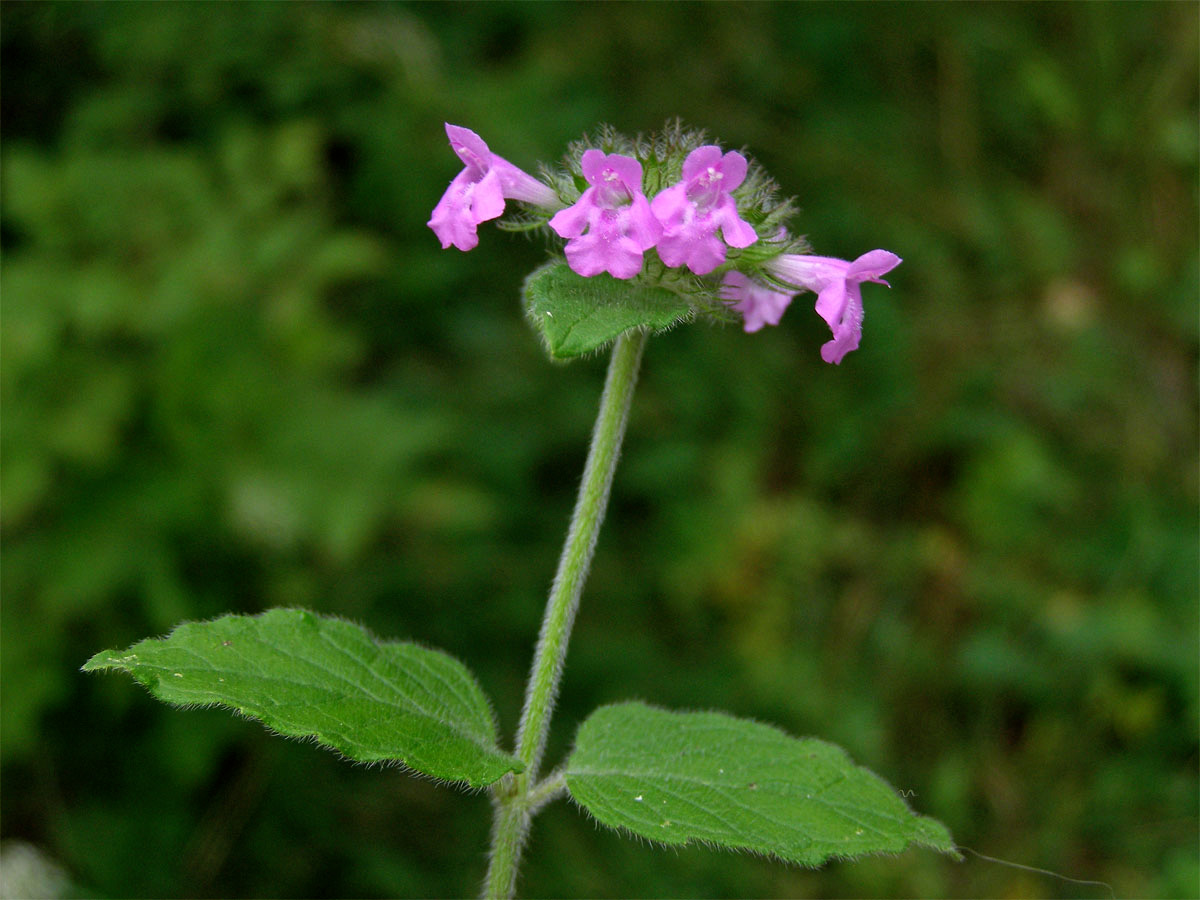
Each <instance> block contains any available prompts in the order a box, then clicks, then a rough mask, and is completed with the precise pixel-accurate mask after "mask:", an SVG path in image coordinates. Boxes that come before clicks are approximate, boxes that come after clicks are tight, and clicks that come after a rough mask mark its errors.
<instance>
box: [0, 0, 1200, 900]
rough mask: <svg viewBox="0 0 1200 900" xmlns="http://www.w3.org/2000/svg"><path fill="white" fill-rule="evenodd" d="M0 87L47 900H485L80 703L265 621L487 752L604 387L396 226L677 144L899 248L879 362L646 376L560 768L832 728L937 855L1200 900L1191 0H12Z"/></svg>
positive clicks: (865, 350) (8, 705)
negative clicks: (675, 132)
mask: <svg viewBox="0 0 1200 900" xmlns="http://www.w3.org/2000/svg"><path fill="white" fill-rule="evenodd" d="M0 21H2V26H3V27H2V32H0V33H2V42H3V45H2V51H3V52H2V65H3V80H4V92H3V98H2V102H3V150H2V163H3V167H2V173H0V178H2V189H3V191H2V204H3V205H2V213H3V215H2V220H0V225H2V231H0V238H2V241H3V281H2V290H3V308H2V316H3V318H2V325H3V327H2V329H0V342H2V343H0V350H2V353H3V357H2V359H3V373H2V388H3V412H4V416H3V430H2V452H3V468H2V471H0V476H2V482H0V500H2V522H3V539H4V565H3V585H2V586H3V605H2V617H3V619H2V624H3V627H2V638H3V655H2V664H3V677H2V690H3V700H2V704H0V708H2V711H3V719H2V722H0V726H2V739H3V770H2V771H3V810H2V828H0V831H2V836H3V837H4V838H5V839H21V840H25V841H29V842H32V843H33V844H35V845H37V846H38V847H40V848H41V849H42V850H44V851H45V852H46V853H47V854H49V855H50V856H51V857H52V858H54V859H56V860H57V861H58V862H59V863H60V864H61V865H62V866H63V867H64V868H65V869H66V871H67V873H68V874H69V876H70V879H71V881H72V884H73V885H74V887H73V888H72V890H73V891H74V892H75V893H77V894H80V895H87V896H110V897H145V896H161V897H174V896H181V897H190V896H230V897H242V896H245V897H276V896H278V897H286V896H309V897H326V896H329V897H333V896H371V897H375V896H380V897H382V896H426V895H449V896H454V895H460V894H463V893H471V892H473V891H474V890H475V887H476V885H477V883H478V881H479V879H480V878H481V877H482V874H483V868H484V851H485V845H486V837H487V830H488V815H489V806H488V802H487V800H486V798H485V797H484V796H483V795H478V794H475V795H472V794H463V793H458V792H455V791H452V790H446V789H443V788H438V787H436V786H434V785H432V784H431V783H428V782H426V781H422V780H418V779H415V778H412V777H408V776H406V775H404V774H403V773H401V772H399V771H396V770H379V769H368V768H365V767H355V766H352V765H349V764H347V763H344V762H342V761H340V760H338V759H337V758H336V757H335V756H334V755H333V754H330V753H323V752H317V751H315V750H313V749H312V748H310V747H307V746H304V745H302V744H299V743H295V742H287V741H282V740H279V739H275V738H272V737H270V736H269V735H268V734H266V733H265V731H264V730H263V729H262V728H260V727H259V726H257V725H254V724H250V723H247V722H244V721H238V720H236V719H235V718H233V717H230V716H228V715H226V714H223V713H219V712H215V711H205V712H193V713H179V712H174V711H171V710H169V709H167V708H165V707H163V706H160V705H158V704H156V703H155V702H153V701H152V700H151V699H150V698H149V697H148V696H147V695H146V694H145V693H144V692H142V691H140V690H138V689H136V688H135V687H134V686H133V685H132V684H130V683H129V682H128V681H127V680H123V679H118V678H99V677H95V676H89V677H85V676H83V675H81V674H79V673H78V668H79V666H80V665H81V664H82V663H83V661H84V660H85V659H87V658H88V657H89V656H90V655H91V654H92V653H94V652H95V651H97V650H99V649H101V648H104V647H124V646H127V645H129V644H130V643H132V642H134V641H135V640H137V639H140V638H142V637H144V636H147V635H152V634H162V633H164V632H166V631H167V630H168V629H169V628H170V627H171V626H172V625H174V624H175V623H176V622H177V621H179V620H182V619H195V618H204V617H211V616H215V615H217V614H219V613H222V612H226V611H234V612H257V611H259V610H261V609H264V608H266V607H269V606H273V605H284V604H287V605H303V606H309V607H311V608H313V609H316V610H318V611H321V612H324V613H333V614H337V615H341V616H345V617H349V618H353V619H355V620H358V621H360V622H363V623H364V624H367V625H368V626H369V627H371V628H372V629H373V630H374V631H375V632H377V633H378V634H381V635H385V636H394V637H398V638H406V639H414V640H418V641H421V642H425V643H427V644H429V645H433V646H438V647H441V648H444V649H446V650H448V651H450V652H451V653H454V654H455V655H457V656H458V657H460V658H461V659H464V660H465V661H467V662H468V663H469V665H470V666H471V667H472V668H473V669H474V670H475V671H476V672H477V673H478V674H479V676H480V679H481V681H482V683H483V684H484V685H485V687H486V688H487V690H488V692H489V693H490V694H491V695H492V696H493V697H494V698H495V703H496V706H497V711H498V713H499V715H500V719H501V722H502V723H503V725H504V727H505V729H506V731H507V733H508V734H509V735H511V732H512V729H513V727H514V723H515V721H516V717H517V713H518V710H519V705H520V700H521V691H522V684H523V679H524V676H525V672H526V667H527V665H528V662H529V658H530V654H531V650H532V641H533V637H534V635H535V633H536V630H537V627H538V622H539V617H540V612H541V606H542V602H543V597H544V594H545V591H546V589H547V587H548V583H549V579H550V576H551V574H552V570H553V566H554V563H555V560H556V555H557V550H558V546H559V542H560V541H561V538H562V533H563V529H564V527H565V523H566V519H567V516H568V514H569V510H570V506H571V503H572V499H573V492H574V489H575V486H576V482H577V478H578V473H579V471H580V469H581V466H582V461H583V455H584V450H585V443H586V439H587V434H588V430H589V427H590V423H591V419H592V415H593V412H594V409H595V405H596V402H597V399H598V393H599V386H600V383H601V379H602V377H603V361H602V360H596V359H594V360H586V361H582V362H575V363H572V364H570V365H566V366H564V365H553V364H550V363H549V362H547V361H546V359H545V357H544V354H543V351H542V349H541V347H540V345H539V342H538V340H537V338H536V337H535V336H534V335H533V334H532V333H531V332H530V331H529V329H528V328H527V326H526V324H525V322H524V319H523V317H522V314H521V311H520V306H519V300H518V291H519V286H520V284H521V281H522V279H523V277H524V276H525V274H526V273H528V272H529V271H530V270H531V269H532V268H534V267H535V266H536V265H538V264H540V263H541V262H542V261H543V260H544V259H545V258H546V248H545V246H544V245H543V243H542V242H541V241H540V239H534V240H527V239H524V238H522V237H519V236H513V235H506V234H503V233H501V232H499V231H497V230H495V229H493V228H489V227H484V228H482V229H481V237H482V239H481V242H480V246H479V247H478V248H477V249H476V250H475V251H473V252H471V253H469V254H462V253H459V252H458V251H455V250H450V251H442V250H441V249H440V248H439V246H438V243H437V241H436V239H435V238H434V236H433V235H432V233H431V232H430V231H429V230H428V229H427V228H426V227H425V224H424V223H425V221H426V220H427V218H428V215H429V211H430V209H431V208H432V205H433V204H434V203H435V202H436V200H437V199H438V197H439V195H440V194H441V191H442V190H443V188H444V186H445V184H446V183H447V182H448V181H449V179H450V178H451V177H452V176H453V175H454V174H455V173H456V171H457V160H456V159H455V157H454V156H453V154H452V153H451V152H450V151H449V149H448V147H447V146H446V142H445V138H444V134H443V132H442V123H443V122H444V121H447V120H449V121H451V122H454V123H457V124H462V125H466V126H468V127H470V128H472V129H474V130H476V131H477V132H479V133H480V134H481V135H482V136H483V137H484V138H485V140H487V141H488V143H489V144H490V145H491V147H492V148H493V149H494V150H496V151H497V152H499V153H501V154H502V155H503V156H505V157H506V158H508V159H510V160H512V161H513V162H515V163H516V164H518V165H521V166H523V167H526V168H532V167H533V166H534V165H535V164H536V162H537V161H538V160H539V159H541V160H550V159H554V158H556V157H557V156H558V155H559V154H560V153H562V152H563V150H564V149H565V146H566V143H567V142H568V141H569V140H571V139H574V138H576V137H578V136H579V135H580V134H581V133H582V132H584V131H586V130H589V129H591V128H593V127H594V126H595V125H596V124H597V123H599V122H601V121H607V122H610V123H612V124H613V125H615V126H617V127H618V128H620V129H622V130H626V131H631V132H632V131H637V130H646V129H653V128H656V127H658V126H659V125H661V124H662V123H663V122H664V121H665V120H666V119H668V118H671V117H674V116H681V117H682V118H683V119H684V120H685V121H686V122H687V123H688V124H691V125H695V126H701V127H705V128H707V129H709V130H710V131H711V132H712V133H713V134H714V135H715V136H717V137H719V138H720V139H722V140H723V141H724V142H726V143H727V144H728V145H730V146H738V145H744V146H745V147H746V148H748V150H749V151H750V152H751V153H753V154H754V155H755V156H757V157H758V158H759V160H760V161H761V162H763V163H764V165H765V166H766V167H767V168H768V170H769V171H771V172H772V174H773V175H774V176H775V177H776V178H777V179H778V180H779V181H780V182H781V184H782V185H783V186H784V188H785V190H786V191H788V192H790V193H794V194H795V195H796V196H797V198H798V200H799V203H800V205H801V206H802V208H803V212H802V215H801V217H800V220H799V223H798V225H799V227H800V229H801V230H802V231H804V232H806V233H807V234H808V236H809V238H810V240H811V242H812V244H813V246H814V248H815V249H816V251H817V252H818V253H822V254H828V255H835V256H843V257H845V256H849V257H853V256H855V255H857V254H858V253H861V252H863V251H866V250H870V249H872V248H875V247H885V248H887V249H890V250H893V251H895V252H897V253H899V254H900V255H901V256H902V257H904V259H905V262H904V265H903V266H901V267H900V268H899V269H898V270H897V271H896V272H894V273H893V275H894V278H893V279H892V284H893V289H892V290H891V291H890V292H888V291H886V290H885V289H883V288H871V287H868V288H867V291H866V293H867V322H866V334H865V337H864V341H863V347H862V349H861V350H860V351H858V352H856V353H854V354H853V355H851V356H850V357H849V358H848V359H847V360H846V362H845V363H844V364H843V365H842V366H840V367H832V366H826V365H824V364H823V363H822V362H821V360H820V356H819V352H818V350H819V346H820V344H821V342H823V341H824V340H825V339H826V329H825V327H824V325H823V323H822V322H821V321H820V320H819V319H818V318H817V317H816V315H815V314H813V313H812V310H811V302H810V301H811V298H810V299H809V300H801V301H798V302H797V303H796V304H794V305H793V307H792V309H791V310H790V311H789V313H788V314H787V316H786V317H785V320H784V322H783V324H782V325H781V326H780V327H779V328H772V329H766V330H765V331H763V332H761V333H759V334H757V335H752V336H751V335H745V334H743V333H742V332H741V331H740V330H738V329H735V328H727V329H715V328H710V327H707V326H693V327H688V328H680V329H677V330H676V331H674V332H672V333H670V334H668V335H666V336H663V337H660V338H656V339H655V340H653V341H652V342H651V345H650V347H649V350H648V353H647V357H646V360H645V366H644V370H643V380H642V384H641V387H640V390H639V394H638V396H637V397H636V399H635V403H634V411H633V417H632V420H631V425H630V433H629V438H628V441H627V444H626V451H625V456H624V460H623V463H622V468H621V470H620V471H619V472H618V475H617V480H616V485H615V489H614V494H613V503H612V508H611V511H610V519H609V523H608V527H607V528H606V530H605V532H604V534H603V536H602V539H601V544H600V548H599V553H598V557H597V561H596V566H595V573H594V576H593V578H592V580H591V583H590V585H589V587H588V590H587V593H586V595H585V598H584V603H583V608H582V611H581V614H580V617H579V621H578V623H577V628H576V632H575V637H574V641H573V647H572V654H571V657H570V661H569V666H568V672H567V679H566V683H565V688H564V694H563V700H562V705H561V707H560V712H559V715H558V719H557V727H556V729H555V734H554V737H553V741H552V747H551V756H552V757H555V756H558V755H560V754H561V752H562V751H563V750H565V748H566V746H567V742H568V741H569V739H570V735H571V734H572V733H573V731H574V729H575V727H576V725H577V723H578V722H579V721H580V720H581V719H582V718H583V717H584V716H585V715H586V714H587V712H588V711H590V710H591V709H592V708H594V707H595V706H597V705H599V704H602V703H606V702H613V701H618V700H624V699H630V698H639V699H642V700H645V701H647V702H650V703H654V704H656V705H661V706H669V707H676V708H720V709H726V710H728V711H730V712H732V713H735V714H737V715H741V716H752V717H756V718H759V719H762V720H765V721H770V722H773V723H776V724H778V725H780V726H781V727H784V728H786V729H787V730H789V731H791V732H792V733H795V734H812V735H818V736H821V737H823V738H826V739H828V740H831V741H835V742H837V743H839V744H841V745H842V746H844V747H845V748H846V749H847V750H848V752H849V753H850V754H851V755H852V756H853V757H854V758H855V759H856V760H857V761H859V762H861V763H863V764H866V765H868V766H870V767H872V768H873V769H875V770H876V771H877V772H879V773H880V774H881V775H883V776H884V777H885V778H887V779H888V780H889V781H890V782H891V783H892V784H894V785H895V786H896V787H897V788H898V789H901V790H904V791H911V792H912V797H911V801H910V802H911V803H912V804H913V805H914V806H915V807H916V808H917V809H919V810H920V811H921V812H922V813H925V814H928V815H931V816H934V817H936V818H938V819H941V820H942V821H944V822H945V823H946V824H947V825H948V826H949V827H950V829H951V831H952V832H953V833H954V835H955V837H956V838H957V840H958V841H959V842H960V843H961V844H963V845H966V846H968V847H972V848H975V849H977V850H979V851H980V852H983V853H987V854H990V855H992V856H999V857H1004V858H1007V859H1012V860H1016V861H1020V862H1022V863H1025V864H1028V865H1031V866H1038V867H1044V868H1049V869H1053V870H1056V871H1060V872H1064V873H1067V874H1071V875H1074V876H1076V877H1078V878H1087V879H1101V880H1104V881H1107V882H1109V883H1110V884H1111V885H1112V887H1113V890H1114V891H1115V892H1116V894H1117V895H1118V896H1153V897H1164V896H1196V895H1197V894H1198V893H1200V884H1198V880H1200V875H1198V866H1197V851H1196V848H1197V840H1198V836H1197V759H1198V755H1197V730H1198V703H1197V598H1198V594H1200V585H1198V578H1197V522H1198V515H1200V514H1198V504H1197V462H1198V457H1197V419H1198V408H1197V363H1198V351H1197V347H1198V334H1200V328H1198V318H1197V280H1198V267H1197V238H1198V235H1197V50H1196V48H1197V8H1196V6H1195V5H1194V4H1164V5H1147V4H1079V5H1057V4H1054V5H1037V6H1023V5H1011V4H1005V5H998V6H993V5H975V4H962V5H958V4H955V5H911V6H910V5H900V6H890V5H878V4H862V5H857V4H855V5H832V6H827V5H822V4H803V5H791V4H778V5H777V4H749V5H742V4H704V5H691V4H670V5H657V4H611V5H610V4H596V5H593V4H557V3H552V4H528V5H524V4H520V5H512V4H508V3H494V4H484V5H474V4H453V5H424V4H415V5H409V4H400V5H392V4H376V3H372V4H356V3H345V4H336V5H333V4H330V5H310V4H231V5H216V4H187V3H181V4H122V3H105V4H65V5H59V4H53V3H39V4H15V3H7V4H4V5H3V7H2V8H0ZM522 889H523V891H524V893H525V894H527V895H530V896H550V895H584V896H596V897H628V896H664V897H665V896H679V897H687V896H714V897H715V896H779V897H794V896H828V897H840V896H913V895H916V896H930V897H932V896H955V897H958V896H963V897H984V896H1001V895H1003V896H1014V897H1015V896H1046V895H1056V896H1082V897H1093V896H1100V895H1102V894H1103V893H1104V892H1103V889H1097V888H1095V887H1086V886H1080V885H1071V884H1065V883H1061V882H1058V881H1053V880H1047V879H1045V878H1043V877H1041V876H1039V875H1036V874H1033V873H1029V872H1023V871H1015V870H1012V869H1006V868H1002V867H998V866H995V865H992V864H989V863H984V862H981V861H979V860H978V859H974V858H968V860H967V861H966V862H964V863H956V862H953V861H950V860H947V859H945V858H942V857H939V856H937V855H935V854H932V853H927V852H909V853H906V854H904V855H903V856H901V857H899V858H897V859H875V860H870V861H867V862H863V863H856V864H837V865H832V866H829V867H827V868H825V869H822V870H819V871H808V870H804V869H799V868H792V867H787V866H784V865H780V864H775V863H771V862H769V861H765V860H758V859H754V858H748V857H737V856H732V855H729V854H717V853H710V852H709V851H705V850H702V849H683V850H678V851H676V850H670V851H664V850H659V849H654V848H650V847H646V846H640V845H638V844H637V843H635V842H631V841H625V840H623V839H621V838H619V837H618V836H616V835H614V834H611V833H609V832H606V831H603V830H600V829H598V828H596V827H595V826H594V825H593V824H592V823H590V822H588V821H586V820H585V819H584V818H583V817H582V816H580V815H579V814H577V812H575V811H574V810H572V809H570V808H569V807H568V806H566V805H565V804H559V805H557V806H556V807H554V808H553V809H551V810H550V811H548V812H547V813H546V814H545V815H544V816H543V817H542V818H541V819H539V820H538V822H537V824H536V825H535V829H534V833H533V838H532V844H531V847H530V852H529V856H528V863H527V866H526V869H525V874H524V878H523V882H522Z"/></svg>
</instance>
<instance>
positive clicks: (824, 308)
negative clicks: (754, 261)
mask: <svg viewBox="0 0 1200 900" xmlns="http://www.w3.org/2000/svg"><path fill="white" fill-rule="evenodd" d="M900 261H901V260H900V257H898V256H897V255H896V254H895V253H889V252H888V251H887V250H872V251H870V252H869V253H864V254H863V255H862V256H860V257H859V258H858V259H856V260H854V262H846V261H845V260H843V259H832V258H831V257H828V256H800V255H796V254H791V253H788V254H784V255H783V256H780V257H777V258H776V259H773V260H771V261H770V262H769V263H767V268H768V269H769V270H770V271H771V273H772V274H773V275H775V276H776V277H777V278H779V279H780V280H781V281H784V282H787V283H788V284H794V285H796V286H797V287H798V288H800V289H802V290H809V291H815V292H816V294H817V305H816V309H817V314H818V315H819V316H820V317H821V318H822V319H824V320H825V322H826V323H827V324H828V325H829V327H830V329H832V331H833V340H831V341H829V342H828V343H826V344H825V345H823V346H822V347H821V358H822V359H823V360H825V362H828V363H840V362H841V361H842V357H844V356H845V355H846V354H847V353H849V352H850V351H851V350H857V349H858V344H859V341H860V340H861V339H862V321H863V303H862V288H861V287H860V285H861V284H862V282H864V281H874V282H878V283H879V284H884V285H886V284H887V282H886V281H884V280H883V279H882V278H881V277H880V276H881V275H884V274H886V273H887V272H890V271H891V270H892V269H894V268H896V266H898V265H900ZM889 287H890V285H889Z"/></svg>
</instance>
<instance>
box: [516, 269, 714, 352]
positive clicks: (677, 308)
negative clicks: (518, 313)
mask: <svg viewBox="0 0 1200 900" xmlns="http://www.w3.org/2000/svg"><path fill="white" fill-rule="evenodd" d="M525 313H526V315H528V316H529V320H530V321H531V322H532V323H533V324H534V326H535V327H536V328H537V330H538V332H539V333H540V334H541V336H542V339H543V340H544V341H545V343H546V349H547V350H549V351H550V355H551V356H553V357H554V358H556V359H571V358H573V357H576V356H582V355H583V354H585V353H590V352H591V351H593V350H599V349H600V348H601V347H603V346H604V345H605V344H608V343H609V342H610V341H614V340H616V339H617V337H619V336H620V335H621V334H623V333H624V332H626V331H629V330H630V329H632V328H646V329H649V330H651V331H665V330H666V329H668V328H670V327H671V326H673V325H675V324H676V323H678V322H680V321H681V320H683V319H686V318H688V317H689V316H690V315H691V314H692V308H691V306H690V305H689V304H688V302H687V301H686V300H685V299H684V298H683V297H681V296H680V295H679V294H677V293H675V292H674V291H671V290H667V289H666V288H663V287H657V286H655V285H648V284H644V283H642V282H641V281H639V280H637V279H634V280H631V281H624V280H621V279H618V278H613V277H612V276H611V275H607V274H602V275H594V276H592V277H591V278H584V277H583V276H582V275H576V274H575V273H574V272H572V271H571V269H570V267H569V266H568V265H567V264H566V263H565V262H552V263H548V264H547V265H544V266H542V267H541V268H540V269H537V270H536V271H534V272H533V274H531V275H530V276H529V278H527V279H526V280H525Z"/></svg>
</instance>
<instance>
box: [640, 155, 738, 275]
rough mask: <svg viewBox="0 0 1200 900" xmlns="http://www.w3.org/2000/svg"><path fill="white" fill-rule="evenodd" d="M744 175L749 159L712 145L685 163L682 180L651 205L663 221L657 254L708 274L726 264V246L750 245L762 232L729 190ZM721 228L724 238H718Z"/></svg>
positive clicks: (669, 261)
mask: <svg viewBox="0 0 1200 900" xmlns="http://www.w3.org/2000/svg"><path fill="white" fill-rule="evenodd" d="M745 178H746V158H745V157H744V156H742V154H740V153H736V152H729V153H726V154H724V155H722V154H721V148H720V147H718V146H716V145H714V144H708V145H706V146H703V147H697V148H696V149H695V150H693V151H692V152H691V153H689V154H688V156H687V159H685V160H684V162H683V180H682V181H680V182H679V183H678V184H675V185H672V186H671V187H669V188H667V189H666V190H664V191H662V192H661V193H659V194H658V196H656V197H655V198H654V201H653V202H652V203H651V204H650V208H651V209H652V210H653V211H654V215H655V216H656V217H657V218H658V220H659V221H660V222H661V223H662V226H663V234H662V238H660V239H659V242H658V255H659V256H660V257H661V258H662V261H663V262H664V263H666V264H667V265H668V266H682V265H686V266H687V267H688V268H689V269H691V270H692V271H693V272H694V273H695V274H697V275H707V274H708V273H709V272H711V271H712V270H713V269H715V268H716V267H717V266H719V265H721V263H723V262H725V245H726V244H728V245H729V246H730V247H749V246H750V245H751V244H753V243H754V242H755V241H756V240H758V235H757V234H756V233H755V231H754V228H753V227H752V226H751V225H750V224H749V223H748V222H745V221H743V220H742V219H741V218H739V217H738V211H737V204H736V203H735V202H734V200H733V197H732V196H730V192H731V191H732V190H734V188H736V187H737V186H738V185H740V184H741V183H742V182H743V181H744V180H745ZM718 229H720V231H721V235H722V237H724V239H725V240H724V242H722V241H721V239H720V238H718V237H717V230H718Z"/></svg>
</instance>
